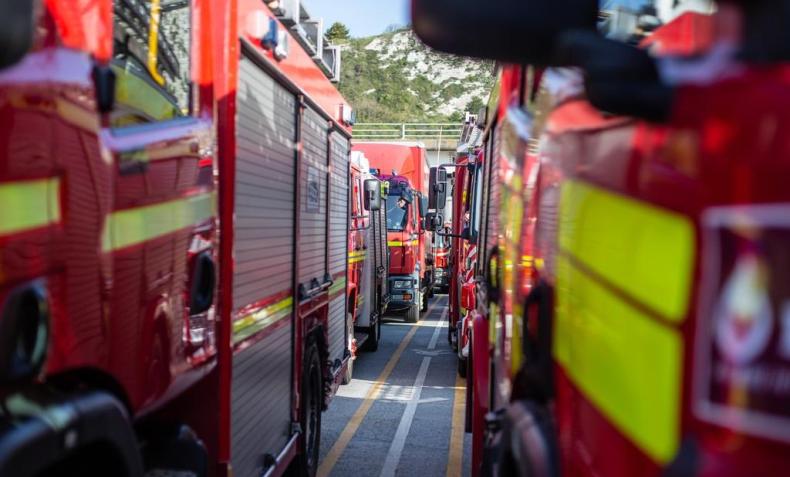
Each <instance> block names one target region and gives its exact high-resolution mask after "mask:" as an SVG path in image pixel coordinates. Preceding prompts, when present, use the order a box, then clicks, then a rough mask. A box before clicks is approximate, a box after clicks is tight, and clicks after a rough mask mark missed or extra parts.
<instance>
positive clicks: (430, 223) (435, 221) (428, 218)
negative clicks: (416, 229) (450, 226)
mask: <svg viewBox="0 0 790 477" xmlns="http://www.w3.org/2000/svg"><path fill="white" fill-rule="evenodd" d="M422 220H423V221H422V228H424V229H425V230H427V231H429V232H435V231H437V230H439V229H440V228H441V227H442V224H443V223H444V217H442V215H441V214H439V213H437V212H428V213H427V214H425V216H424V217H423V219H422Z"/></svg>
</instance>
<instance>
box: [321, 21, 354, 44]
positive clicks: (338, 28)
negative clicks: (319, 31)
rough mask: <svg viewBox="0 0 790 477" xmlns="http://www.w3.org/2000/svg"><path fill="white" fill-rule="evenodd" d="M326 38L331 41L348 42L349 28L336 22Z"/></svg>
mask: <svg viewBox="0 0 790 477" xmlns="http://www.w3.org/2000/svg"><path fill="white" fill-rule="evenodd" d="M326 37H327V38H329V40H330V41H338V40H348V39H349V38H350V32H349V31H348V27H347V26H345V25H344V24H342V23H340V22H335V23H333V24H332V26H330V27H329V30H327V31H326Z"/></svg>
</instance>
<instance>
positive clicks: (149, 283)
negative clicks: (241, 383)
mask: <svg viewBox="0 0 790 477" xmlns="http://www.w3.org/2000/svg"><path fill="white" fill-rule="evenodd" d="M204 3H205V2H196V5H202V4H204ZM142 6H143V4H142V3H141V2H135V1H131V0H129V1H123V2H121V1H117V2H115V4H113V2H111V1H96V0H78V1H60V0H52V1H47V2H6V3H5V4H4V5H3V6H2V7H1V8H0V10H1V11H0V17H2V21H3V22H4V25H2V27H0V30H2V32H3V33H2V39H1V40H0V41H2V45H3V47H2V49H3V52H4V53H3V62H2V65H0V66H2V70H1V71H0V108H2V112H1V113H0V121H2V123H3V127H2V130H3V132H2V139H1V140H0V141H2V143H3V149H2V151H3V152H2V153H0V202H1V203H2V210H0V269H1V270H2V272H1V273H0V310H2V311H0V315H1V316H0V323H2V325H0V354H1V355H2V358H0V362H2V365H0V366H1V367H2V370H1V371H0V373H1V374H2V379H1V381H2V387H1V388H0V395H2V397H1V399H2V400H3V406H2V408H3V411H2V412H1V413H0V421H2V425H1V426H0V428H2V432H1V433H0V442H2V444H0V448H2V452H1V453H0V454H1V455H0V474H2V475H39V474H40V473H45V474H52V475H73V474H74V473H83V474H84V473H86V472H87V473H89V474H91V475H92V474H94V473H95V474H97V475H98V474H101V473H105V474H106V473H115V471H116V470H118V473H119V474H122V473H126V475H138V474H139V473H140V472H141V471H142V468H143V465H144V464H145V465H146V467H152V466H155V467H160V466H169V465H170V464H173V461H172V459H170V460H169V461H168V459H162V458H160V456H159V453H160V451H162V452H164V451H166V450H168V451H175V449H179V450H178V452H183V453H184V454H185V455H186V454H190V453H192V454H194V453H197V454H198V455H200V454H202V453H204V451H203V450H202V449H203V445H202V444H201V443H200V442H199V440H198V439H196V438H194V437H193V436H194V434H193V431H194V430H195V429H198V428H200V427H201V426H202V425H203V424H204V419H205V417H204V415H202V414H199V413H194V414H192V415H191V416H187V418H186V419H183V420H181V421H179V422H178V424H177V425H170V424H166V423H164V422H163V421H162V422H160V423H159V425H157V426H155V430H154V428H153V427H149V426H147V425H144V424H143V422H144V421H145V422H153V421H154V420H155V418H154V416H155V415H158V413H162V415H163V414H164V413H165V412H166V411H164V408H165V407H166V406H167V404H168V403H170V402H173V401H174V400H175V399H176V398H177V396H179V395H181V394H182V393H183V392H184V390H185V389H188V388H193V387H196V386H198V385H199V383H200V382H201V381H203V380H204V379H206V378H207V376H208V375H209V374H210V373H211V372H212V371H213V370H215V369H216V354H217V336H216V333H215V326H216V317H217V315H216V307H215V305H214V299H215V296H216V290H215V283H216V281H215V279H214V273H215V268H216V265H217V249H216V247H215V243H216V220H215V215H214V207H213V204H214V186H213V180H212V176H211V174H210V173H205V168H204V167H203V166H204V164H206V162H207V163H208V164H211V162H212V152H211V150H212V140H213V124H212V120H211V118H212V114H213V97H212V92H211V89H210V87H208V88H207V87H205V86H204V85H205V84H209V85H210V83H207V79H209V78H210V76H211V71H210V67H211V63H210V62H209V56H207V55H203V54H195V55H190V54H189V53H188V51H189V50H188V49H187V48H188V47H189V46H190V40H189V37H190V34H191V29H190V28H189V24H188V22H187V24H186V26H187V27H186V28H183V29H176V28H173V26H174V25H177V24H179V23H180V22H181V20H183V19H184V18H188V16H189V15H192V17H193V20H194V22H195V23H196V24H198V23H200V22H208V16H207V15H208V10H207V9H205V8H203V9H200V8H194V9H193V8H190V6H189V5H169V6H170V7H171V8H170V9H168V10H166V11H164V10H159V11H158V14H157V15H156V21H154V20H153V15H150V12H151V9H150V8H149V9H146V8H143V9H142V10H141V9H140V7H142ZM149 32H154V33H152V34H151V35H149V34H148V33H149ZM157 32H158V33H161V34H160V35H159V36H158V37H157V34H156V33H157ZM143 34H145V36H144V37H143ZM210 40H211V38H210V36H205V37H196V38H195V39H194V43H192V47H193V48H195V51H197V52H200V51H204V50H208V49H210V48H209V45H211V41H210ZM132 421H135V422H137V423H140V427H139V428H137V429H134V430H133V428H132ZM141 448H144V449H145V451H144V452H141ZM171 455H172V454H171ZM143 457H144V459H143ZM200 465H201V463H200V462H199V459H197V460H196V461H195V463H194V464H193V467H190V468H194V466H198V467H199V466H200ZM203 465H205V464H203Z"/></svg>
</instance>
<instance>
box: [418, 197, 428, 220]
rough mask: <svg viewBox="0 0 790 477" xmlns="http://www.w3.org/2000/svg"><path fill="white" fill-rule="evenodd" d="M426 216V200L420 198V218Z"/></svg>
mask: <svg viewBox="0 0 790 477" xmlns="http://www.w3.org/2000/svg"><path fill="white" fill-rule="evenodd" d="M427 215H428V199H426V198H425V197H420V217H426V216H427Z"/></svg>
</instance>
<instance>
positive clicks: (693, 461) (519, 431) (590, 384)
mask: <svg viewBox="0 0 790 477" xmlns="http://www.w3.org/2000/svg"><path fill="white" fill-rule="evenodd" d="M725 13H731V12H728V11H727V10H725V11H723V12H722V13H721V14H720V15H721V16H719V17H714V18H717V19H718V20H720V21H726V18H722V16H723V14H725ZM689 18H690V17H689V16H684V17H679V21H681V22H686V23H687V22H689ZM710 20H711V19H710V18H708V21H710ZM700 22H702V20H701V19H699V18H697V19H695V20H694V25H699V24H700ZM664 28H667V31H668V32H669V33H667V32H665V31H662V30H661V29H659V30H658V31H657V32H656V34H655V35H656V37H655V38H654V39H653V40H652V42H654V43H653V44H656V45H659V44H660V45H661V48H665V49H666V50H665V51H683V52H686V53H688V52H690V51H695V52H696V51H697V50H696V49H695V48H691V49H690V50H689V49H684V48H685V47H684V46H683V45H672V44H671V41H670V39H671V38H681V39H684V38H686V39H687V37H684V36H682V35H680V36H678V35H677V34H676V33H677V31H678V27H677V26H676V25H673V24H672V23H669V24H667V25H666V26H665V27H664ZM717 28H721V25H717ZM725 29H726V28H725ZM702 31H706V32H710V31H711V29H710V28H707V27H706V28H703V29H702ZM714 31H715V29H714ZM728 40H729V39H727V38H724V39H721V38H720V39H719V40H717V41H716V42H715V43H713V44H714V45H715V46H714V47H713V49H712V50H710V54H713V55H715V54H717V51H716V48H721V47H722V46H726V44H727V41H728ZM684 41H685V40H684ZM694 44H695V45H708V44H711V43H709V42H707V41H704V39H701V40H700V41H698V42H695V43H694ZM718 51H719V52H720V51H721V50H718ZM706 58H708V57H707V56H706V55H704V54H703V55H701V56H700V57H699V58H698V60H699V61H701V63H700V65H702V68H703V69H704V70H707V72H708V73H711V69H710V68H708V67H707V66H705V65H706V63H705V61H706ZM719 59H720V60H721V59H722V58H721V57H720V58H719ZM726 61H730V62H731V63H723V64H722V63H718V62H717V63H716V64H715V66H716V67H717V68H718V69H714V70H713V71H712V73H713V74H714V76H710V75H709V76H707V77H706V78H707V79H706V80H705V81H701V82H699V83H697V82H695V81H690V82H685V83H684V82H683V81H681V82H680V83H679V85H678V86H677V91H676V96H675V99H674V101H675V107H674V109H673V112H672V114H671V117H670V119H669V120H668V121H667V122H666V123H664V124H653V123H648V122H646V121H642V120H637V119H633V118H628V117H620V116H612V115H609V114H604V113H601V112H600V111H598V110H597V109H595V108H594V107H592V106H591V105H590V104H589V103H588V102H587V101H586V100H585V98H584V96H583V94H582V90H581V88H580V87H579V85H580V84H581V83H580V81H579V77H578V76H576V75H577V73H575V72H573V71H569V70H562V69H548V70H541V69H537V68H533V69H530V68H523V67H518V66H508V67H504V68H503V69H502V70H501V74H500V83H499V86H498V89H499V92H498V94H497V95H496V97H497V98H498V99H497V103H496V105H495V107H492V108H491V109H490V111H491V113H490V114H491V120H490V123H489V126H488V128H487V131H486V140H485V158H484V160H483V163H484V171H483V177H484V178H485V182H487V183H490V184H491V186H490V187H489V188H488V189H487V190H485V191H484V193H483V197H484V198H486V199H484V201H483V202H482V203H480V204H477V205H476V206H477V207H478V208H479V210H480V211H481V212H482V214H483V219H482V225H481V227H480V234H481V235H480V238H479V239H478V246H479V247H480V249H481V251H484V252H481V253H485V256H484V260H482V258H483V257H481V264H480V266H479V268H478V272H479V275H480V276H483V277H484V279H481V280H478V282H477V291H478V296H477V307H476V309H475V310H474V311H473V312H472V314H473V317H472V320H473V325H472V327H471V328H472V348H473V349H472V351H471V352H470V357H471V359H472V364H471V369H473V370H474V371H473V373H472V379H471V382H470V386H471V388H472V393H471V399H470V400H469V401H468V405H469V406H470V411H471V414H472V419H471V420H472V430H473V433H474V436H473V473H474V474H475V475H479V473H480V472H483V471H482V470H481V469H482V467H483V466H493V467H495V468H498V470H497V471H498V472H502V473H504V474H517V475H573V476H579V475H590V476H592V475H607V476H628V475H646V476H647V475H697V476H713V475H716V476H729V475H733V476H734V475H782V472H783V468H784V462H786V455H787V449H788V445H790V440H788V436H787V434H786V432H785V430H786V419H787V413H786V407H784V406H777V404H778V403H779V402H780V401H781V400H785V401H786V399H787V394H786V390H782V389H781V385H780V384H779V383H781V382H782V379H783V378H781V376H783V375H785V374H786V373H787V370H788V369H789V368H788V361H787V358H786V356H787V355H784V354H782V353H783V351H782V350H783V349H784V348H783V345H782V343H783V341H782V339H781V336H782V334H783V333H784V327H785V324H780V322H779V321H773V320H775V319H778V317H779V316H780V314H781V313H782V311H781V310H782V303H784V302H785V301H786V300H787V292H786V288H787V283H788V281H787V280H786V279H785V278H784V274H783V273H782V272H779V271H778V269H779V268H781V267H783V266H784V264H785V262H786V260H785V258H784V252H780V250H784V249H786V246H787V230H788V224H787V221H786V220H785V219H783V218H780V217H782V216H783V214H784V213H785V212H786V210H785V209H786V207H787V203H788V199H790V196H788V194H787V190H786V188H785V187H783V186H782V185H780V183H781V180H780V179H779V177H784V176H787V174H788V172H790V171H789V170H788V164H787V161H786V155H787V154H786V150H787V147H788V144H787V137H786V134H783V133H782V132H781V131H783V130H784V129H785V128H786V127H788V126H790V123H785V120H786V116H787V115H786V114H785V111H786V110H787V106H786V105H785V103H786V102H788V101H790V95H787V94H786V91H787V88H786V84H785V83H786V81H787V74H786V66H785V64H777V65H773V66H767V67H766V66H761V67H755V66H753V65H750V64H748V63H735V62H734V61H735V60H733V59H731V58H730V59H727V60H726ZM686 65H687V64H686ZM708 65H709V63H708ZM722 66H724V67H726V69H722V68H721V67H722ZM716 71H726V72H727V73H726V74H725V75H723V76H720V77H715V73H716ZM694 73H695V75H692V77H693V78H700V77H703V76H705V75H702V76H700V73H701V71H700V70H697V71H694ZM523 92H534V95H533V94H523ZM736 96H737V98H738V100H737V101H732V100H731V99H732V98H735V97H736ZM547 105H548V106H547ZM546 107H548V109H543V108H546ZM768 123H770V124H771V126H770V127H769V128H768V129H765V128H766V127H767V126H766V124H768ZM767 131H770V133H769V132H767ZM761 134H765V135H767V136H761ZM538 141H539V142H538ZM538 143H539V144H540V147H539V148H538V147H536V146H537V144H538ZM489 178H490V180H489ZM780 243H781V244H780ZM768 323H773V325H769V324H768ZM481 361H482V363H481ZM757 376H762V378H757ZM486 413H488V417H487V418H486V417H485V415H486ZM486 471H488V470H486ZM541 473H542V474H541Z"/></svg>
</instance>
